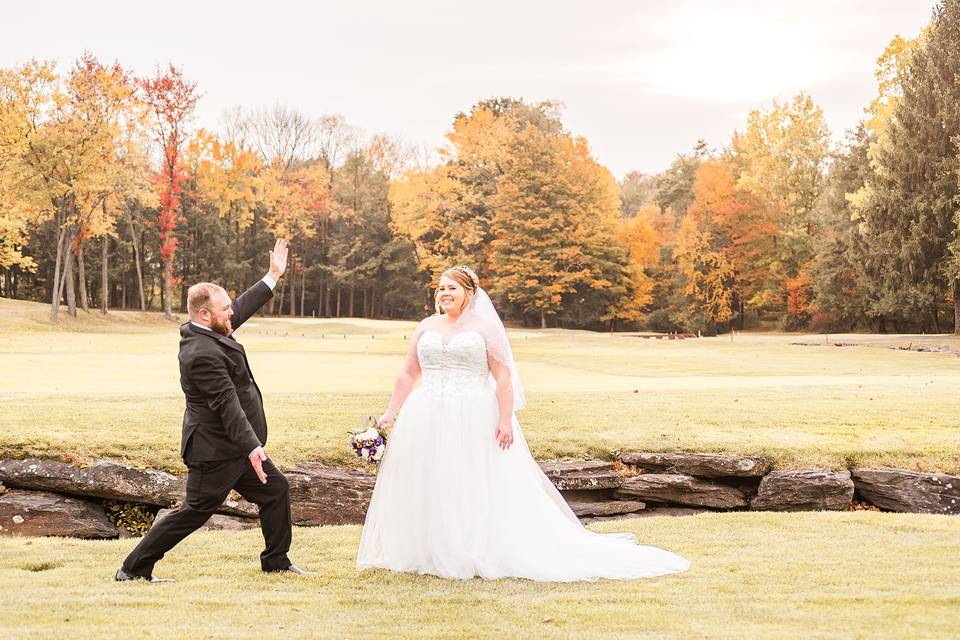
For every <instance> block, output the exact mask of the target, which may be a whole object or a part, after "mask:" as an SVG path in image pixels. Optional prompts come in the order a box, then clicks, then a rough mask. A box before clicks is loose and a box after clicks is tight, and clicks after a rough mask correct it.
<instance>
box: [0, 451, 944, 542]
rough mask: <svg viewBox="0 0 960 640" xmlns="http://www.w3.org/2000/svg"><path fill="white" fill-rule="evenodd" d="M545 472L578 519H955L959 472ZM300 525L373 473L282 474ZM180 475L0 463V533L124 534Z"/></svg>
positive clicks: (678, 456)
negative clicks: (120, 515) (795, 514)
mask: <svg viewBox="0 0 960 640" xmlns="http://www.w3.org/2000/svg"><path fill="white" fill-rule="evenodd" d="M540 466H541V468H542V469H543V471H544V473H545V474H546V476H547V477H548V478H549V479H550V480H551V481H552V482H553V484H554V485H555V486H556V487H557V489H559V490H560V492H561V494H562V495H563V496H564V498H565V499H566V500H567V504H569V505H570V508H571V509H572V510H573V512H574V513H575V514H576V515H577V516H578V517H580V518H582V519H589V520H592V519H596V518H608V517H622V516H624V515H626V514H637V515H643V514H644V513H649V514H664V515H685V514H696V513H703V512H705V511H726V510H748V509H752V510H764V511H810V510H832V511H842V510H847V509H850V508H852V503H853V501H854V497H855V496H857V498H858V500H859V501H860V502H863V503H867V504H869V505H874V508H877V509H880V510H885V511H899V512H908V513H936V514H944V515H958V514H960V476H952V475H945V474H935V473H919V472H916V471H907V470H903V469H892V468H883V469H852V470H849V471H846V470H844V471H833V470H829V469H805V470H790V471H771V470H770V463H769V462H768V461H766V460H764V459H762V458H757V457H751V456H736V455H722V454H704V453H663V452H627V453H622V454H620V455H619V456H618V458H617V460H616V461H614V462H604V461H572V462H570V461H549V462H543V463H541V465H540ZM284 473H285V475H286V476H287V479H288V480H289V482H290V498H291V510H292V512H293V520H294V523H295V524H297V525H305V526H310V525H339V524H360V523H362V522H363V519H364V515H365V514H366V510H367V505H368V504H369V502H370V496H371V494H372V493H373V486H374V482H375V479H376V477H375V476H374V475H372V474H370V473H365V472H362V471H356V470H352V469H340V468H335V467H327V466H324V465H321V464H317V463H305V464H301V465H297V466H295V467H293V468H292V469H288V470H285V471H284ZM184 490H185V478H182V477H178V476H174V475H171V474H169V473H165V472H162V471H156V470H151V469H136V468H134V467H131V466H130V465H126V464H122V463H118V462H114V461H110V460H98V461H96V462H95V463H94V464H92V465H88V466H79V465H72V464H67V463H63V462H58V461H54V460H41V459H35V458H33V459H25V460H0V535H28V536H45V535H60V536H72V537H80V538H114V537H117V536H119V535H121V534H122V533H123V532H122V531H121V530H119V529H118V528H117V527H116V526H115V525H114V524H113V523H112V522H111V521H110V519H109V518H108V517H107V515H106V513H105V512H104V508H103V501H105V500H112V501H122V502H127V503H133V504H140V505H148V506H150V507H151V508H156V509H157V510H158V511H159V513H158V517H163V515H165V514H166V513H168V512H169V510H170V509H171V508H177V507H178V506H179V504H180V503H181V501H182V499H183V496H184ZM220 514H221V515H218V516H216V517H215V518H213V519H211V522H210V523H209V525H208V526H209V527H210V528H216V529H227V530H235V529H244V528H249V527H253V526H256V525H257V522H256V520H255V518H256V515H257V510H256V506H255V505H252V504H250V503H248V502H246V501H245V500H243V499H242V498H241V497H240V496H237V495H231V496H230V497H229V498H228V500H227V501H226V502H225V503H224V505H223V508H222V509H221V511H220Z"/></svg>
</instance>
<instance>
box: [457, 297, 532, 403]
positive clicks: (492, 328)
mask: <svg viewBox="0 0 960 640" xmlns="http://www.w3.org/2000/svg"><path fill="white" fill-rule="evenodd" d="M456 325H457V327H458V328H462V329H470V330H473V331H476V332H477V333H479V334H480V335H482V336H483V339H484V341H485V342H486V343H487V352H488V353H489V354H490V355H491V356H492V357H493V358H494V359H496V360H497V362H499V363H501V364H504V365H506V366H507V367H508V368H509V369H510V383H511V385H512V386H513V410H514V411H515V412H516V411H520V410H521V409H523V408H524V407H525V406H526V404H527V400H526V396H525V395H524V393H523V383H521V382H520V374H519V373H518V372H517V363H516V362H515V361H514V359H513V349H511V348H510V340H509V339H508V338H507V331H506V329H504V327H503V321H502V320H501V319H500V315H499V314H498V313H497V310H496V309H495V308H494V306H493V302H492V301H491V300H490V296H489V295H487V292H486V291H484V290H483V289H481V288H479V287H478V288H477V291H476V293H474V294H473V299H472V300H470V304H469V305H467V308H466V310H464V312H463V313H462V314H461V315H460V317H459V318H458V319H457V322H456ZM491 381H492V375H491Z"/></svg>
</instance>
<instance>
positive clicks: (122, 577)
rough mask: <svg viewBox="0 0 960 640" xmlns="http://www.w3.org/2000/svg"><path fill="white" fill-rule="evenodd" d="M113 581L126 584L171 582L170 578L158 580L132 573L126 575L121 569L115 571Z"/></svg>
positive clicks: (153, 577)
mask: <svg viewBox="0 0 960 640" xmlns="http://www.w3.org/2000/svg"><path fill="white" fill-rule="evenodd" d="M113 579H114V580H116V581H117V582H126V581H127V580H145V581H146V582H173V579H172V578H158V577H156V576H150V577H149V578H145V577H143V576H138V575H136V574H134V573H127V572H126V571H124V570H123V567H120V568H119V569H117V575H115V576H114V578H113Z"/></svg>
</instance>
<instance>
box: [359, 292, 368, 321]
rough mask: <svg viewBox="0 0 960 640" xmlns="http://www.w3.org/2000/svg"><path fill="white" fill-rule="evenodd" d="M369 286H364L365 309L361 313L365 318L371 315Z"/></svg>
mask: <svg viewBox="0 0 960 640" xmlns="http://www.w3.org/2000/svg"><path fill="white" fill-rule="evenodd" d="M369 291H370V288H369V287H364V288H363V311H362V312H361V313H360V315H361V316H363V317H364V318H366V317H368V316H369V315H370V298H369Z"/></svg>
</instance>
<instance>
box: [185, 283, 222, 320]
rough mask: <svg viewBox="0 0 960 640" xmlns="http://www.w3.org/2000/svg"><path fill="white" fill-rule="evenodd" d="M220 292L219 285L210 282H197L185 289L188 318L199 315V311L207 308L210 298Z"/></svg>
mask: <svg viewBox="0 0 960 640" xmlns="http://www.w3.org/2000/svg"><path fill="white" fill-rule="evenodd" d="M219 290H220V285H218V284H213V283H212V282H198V283H197V284H195V285H193V286H192V287H190V288H189V289H187V312H188V313H189V314H190V317H191V318H193V317H195V316H196V315H197V314H198V313H200V309H204V308H206V307H207V304H208V303H209V302H210V298H212V297H213V296H215V295H216V293H217V292H218V291H219Z"/></svg>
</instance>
